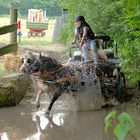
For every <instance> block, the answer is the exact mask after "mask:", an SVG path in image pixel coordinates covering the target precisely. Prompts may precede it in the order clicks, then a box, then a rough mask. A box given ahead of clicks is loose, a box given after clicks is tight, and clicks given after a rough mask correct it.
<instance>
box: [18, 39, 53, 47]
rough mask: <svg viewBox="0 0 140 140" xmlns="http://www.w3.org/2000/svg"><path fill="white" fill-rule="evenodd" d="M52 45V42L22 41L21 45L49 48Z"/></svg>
mask: <svg viewBox="0 0 140 140" xmlns="http://www.w3.org/2000/svg"><path fill="white" fill-rule="evenodd" d="M50 44H52V42H48V41H45V40H22V41H21V43H19V45H35V46H47V45H50Z"/></svg>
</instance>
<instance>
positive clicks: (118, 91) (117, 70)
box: [69, 35, 125, 101]
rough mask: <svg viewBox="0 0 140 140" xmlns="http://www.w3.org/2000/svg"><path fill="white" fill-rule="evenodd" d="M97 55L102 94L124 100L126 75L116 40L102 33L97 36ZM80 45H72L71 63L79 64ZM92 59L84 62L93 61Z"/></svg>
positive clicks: (70, 50) (70, 52)
mask: <svg viewBox="0 0 140 140" xmlns="http://www.w3.org/2000/svg"><path fill="white" fill-rule="evenodd" d="M96 44H97V48H98V49H97V55H98V64H97V67H98V70H97V71H96V72H97V76H98V77H99V79H100V84H101V89H102V94H103V95H104V97H105V98H106V99H108V98H112V97H113V96H115V97H116V98H117V99H118V100H119V101H123V100H124V97H125V76H124V73H123V72H121V62H120V59H119V57H118V47H117V43H116V41H115V40H112V39H111V38H110V37H109V36H105V35H100V36H96ZM79 48H80V47H79V46H78V49H77V50H74V51H72V50H73V49H76V47H73V46H72V47H70V49H69V56H70V59H69V60H70V63H72V64H74V65H79V64H80V63H81V60H83V58H82V56H81V50H80V49H79ZM91 62H93V61H92V60H91V61H87V62H83V63H91Z"/></svg>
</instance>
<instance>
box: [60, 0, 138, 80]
mask: <svg viewBox="0 0 140 140" xmlns="http://www.w3.org/2000/svg"><path fill="white" fill-rule="evenodd" d="M60 5H61V7H63V8H67V9H68V10H69V11H68V16H67V22H66V23H65V25H64V27H63V29H62V33H61V38H60V39H63V41H64V40H65V42H66V43H67V44H69V43H70V42H71V40H72V36H73V34H74V18H75V17H76V16H77V15H83V16H85V18H86V20H87V22H88V23H89V24H90V25H91V27H92V29H93V31H94V32H95V33H104V34H107V35H110V36H111V37H112V38H113V39H115V40H116V41H117V44H118V48H119V55H120V57H121V60H122V61H121V62H122V66H123V69H124V71H125V72H126V74H127V79H128V80H131V82H135V81H136V80H137V79H139V78H140V77H139V75H140V71H139V69H140V61H139V60H140V20H139V19H140V10H139V9H140V1H139V0H105V1H102V0H80V1H79V0H70V1H69V0H61V1H60Z"/></svg>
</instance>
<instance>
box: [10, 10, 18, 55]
mask: <svg viewBox="0 0 140 140" xmlns="http://www.w3.org/2000/svg"><path fill="white" fill-rule="evenodd" d="M13 23H17V9H11V10H10V24H13ZM16 42H17V30H15V31H14V32H12V33H11V34H10V43H16ZM15 53H16V52H15Z"/></svg>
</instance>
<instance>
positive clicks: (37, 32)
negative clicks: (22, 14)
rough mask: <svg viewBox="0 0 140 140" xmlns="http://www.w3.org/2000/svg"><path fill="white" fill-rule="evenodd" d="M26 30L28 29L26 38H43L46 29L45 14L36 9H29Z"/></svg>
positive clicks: (46, 20)
mask: <svg viewBox="0 0 140 140" xmlns="http://www.w3.org/2000/svg"><path fill="white" fill-rule="evenodd" d="M26 28H27V29H29V31H28V37H31V36H37V37H40V36H41V37H43V36H45V30H47V29H48V19H47V18H46V12H43V11H42V10H38V9H29V10H28V18H27V22H26Z"/></svg>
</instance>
